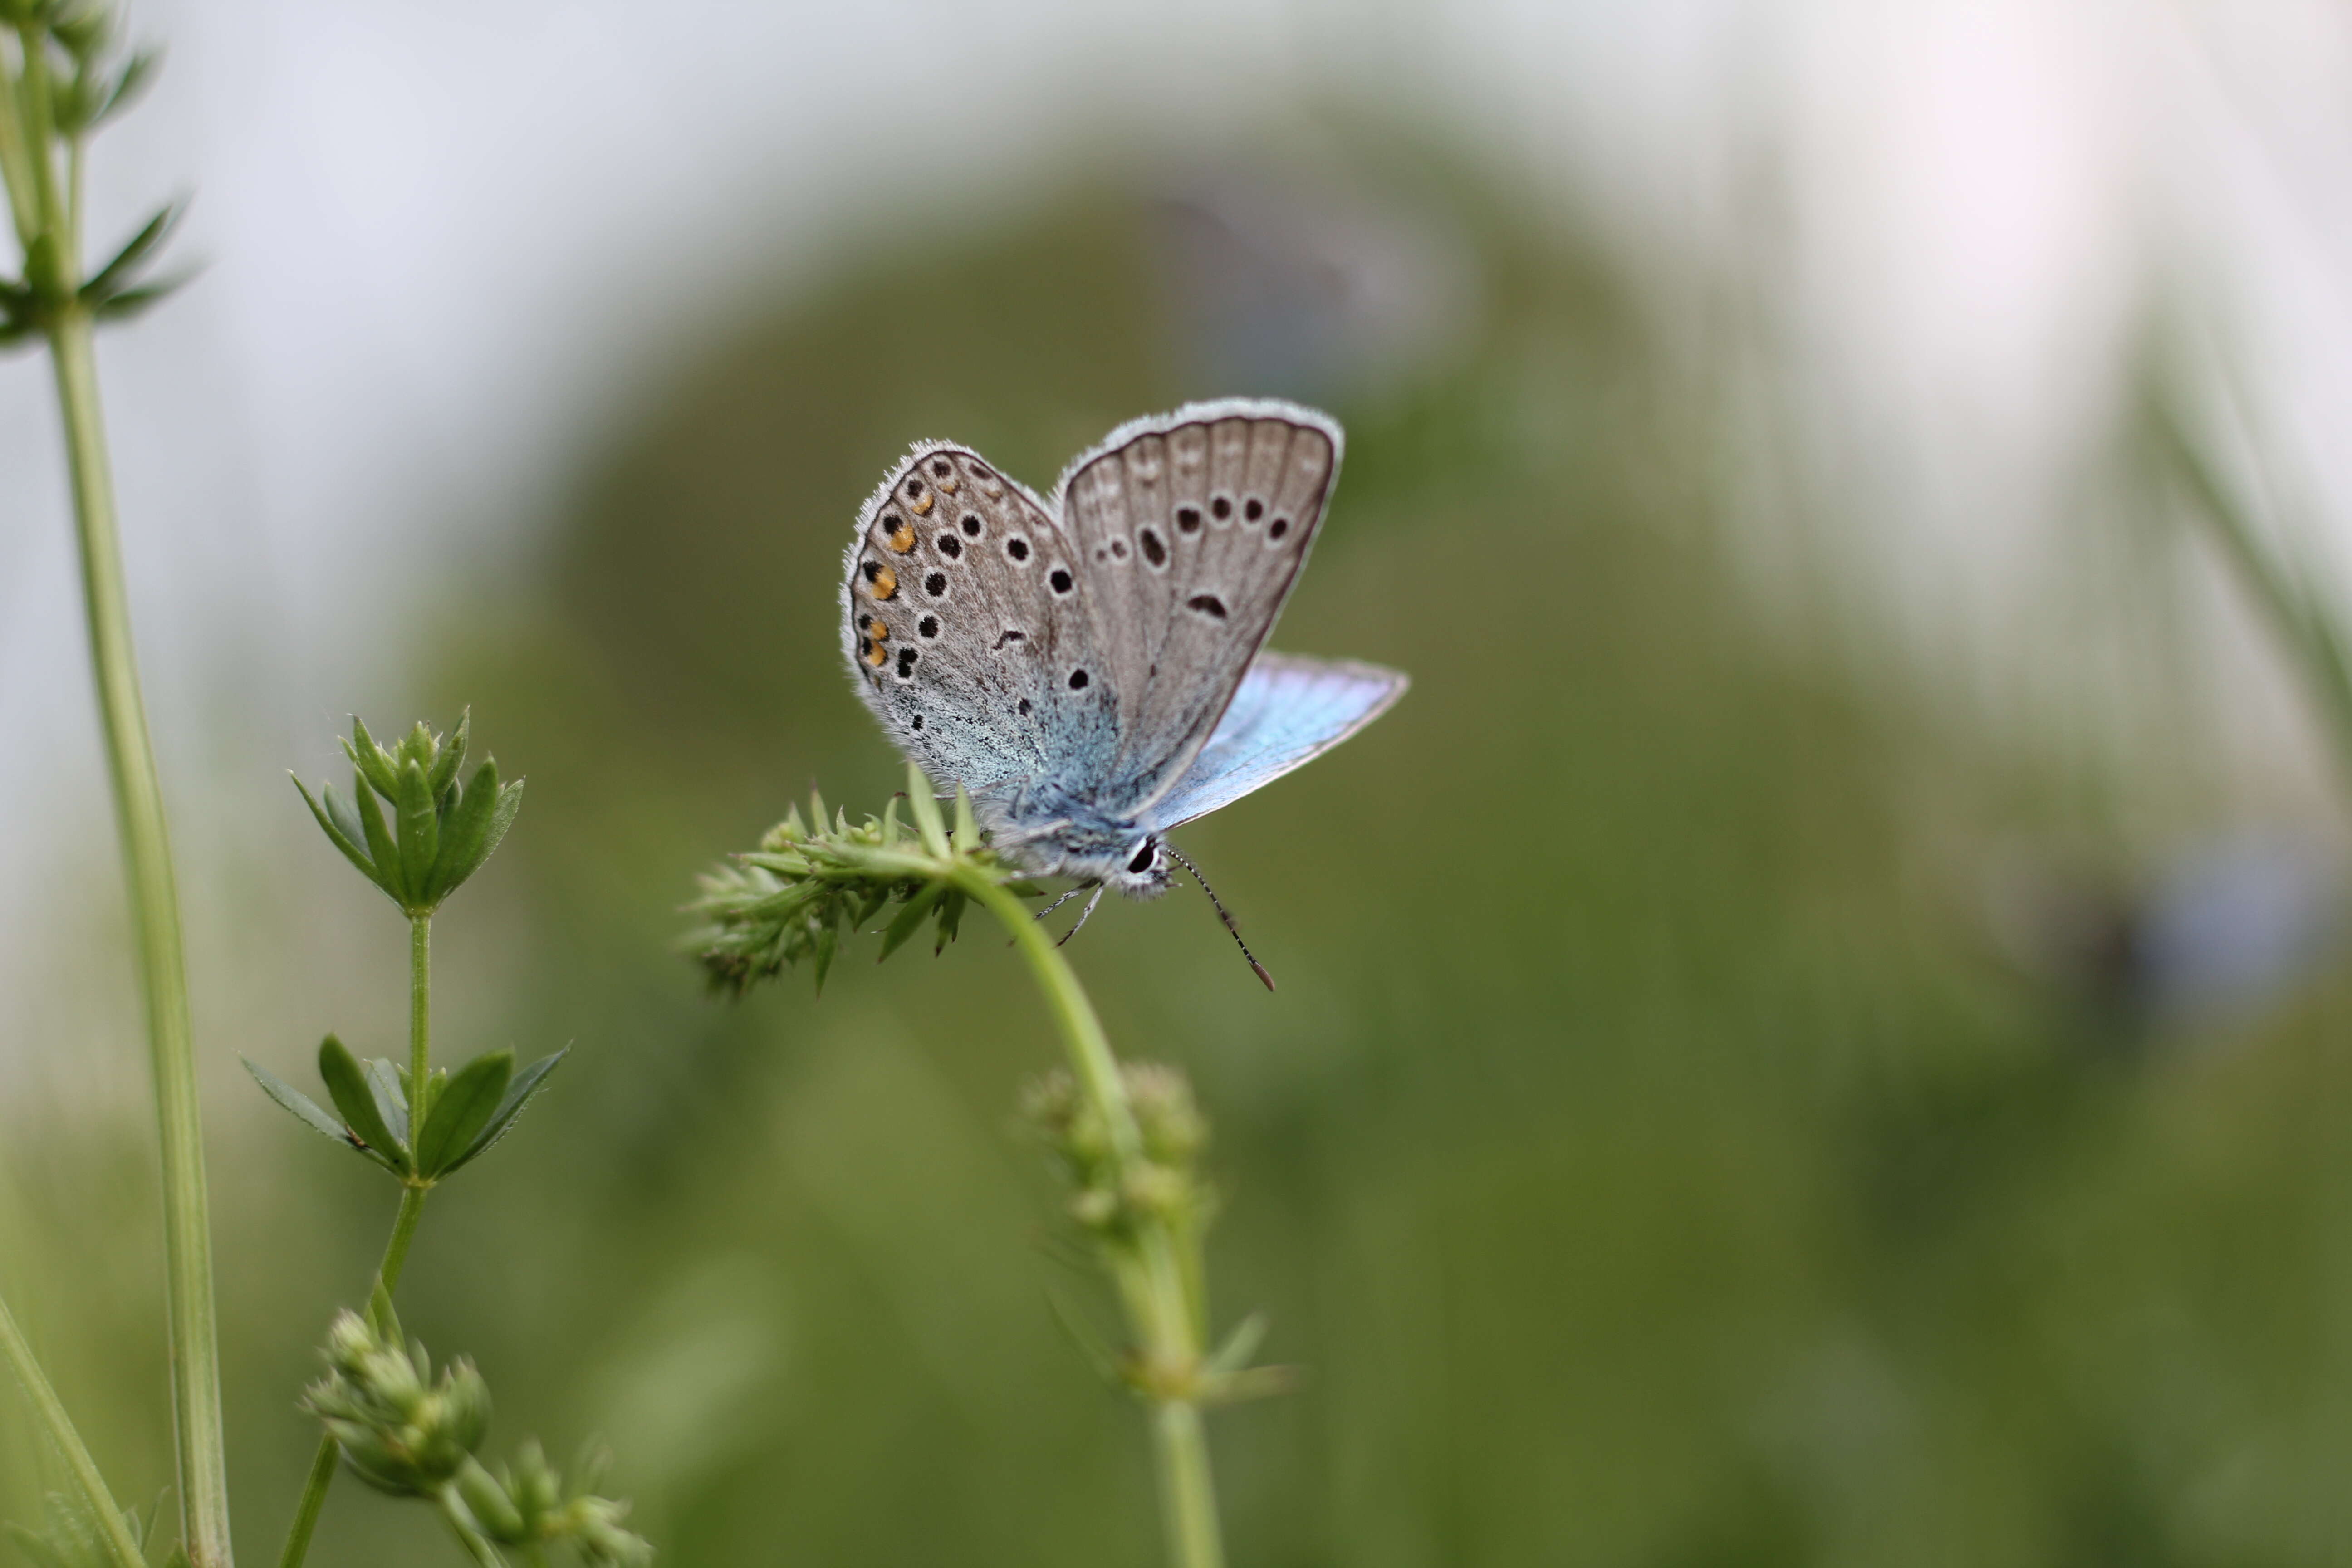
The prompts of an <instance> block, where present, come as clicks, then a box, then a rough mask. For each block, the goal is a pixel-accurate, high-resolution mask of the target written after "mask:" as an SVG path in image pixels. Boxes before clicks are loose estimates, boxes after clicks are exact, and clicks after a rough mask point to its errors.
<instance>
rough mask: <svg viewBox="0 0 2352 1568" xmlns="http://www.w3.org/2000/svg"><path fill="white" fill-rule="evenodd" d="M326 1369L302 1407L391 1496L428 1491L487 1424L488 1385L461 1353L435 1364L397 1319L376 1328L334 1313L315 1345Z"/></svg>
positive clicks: (450, 1474)
mask: <svg viewBox="0 0 2352 1568" xmlns="http://www.w3.org/2000/svg"><path fill="white" fill-rule="evenodd" d="M321 1353H322V1354H323V1355H324V1356H325V1358H326V1363H327V1375H326V1376H325V1377H323V1378H321V1379H320V1381H319V1382H317V1383H315V1384H311V1385H310V1392H309V1393H308V1394H306V1395H305V1396H304V1398H303V1401H302V1404H303V1407H304V1408H305V1409H307V1410H309V1411H310V1414H312V1415H316V1416H317V1417H319V1419H320V1421H322V1422H324V1423H325V1424H326V1427H327V1430H328V1431H329V1432H330V1433H331V1434H332V1435H333V1436H334V1439H335V1441H336V1442H337V1443H338V1444H340V1445H341V1447H342V1450H343V1458H344V1459H345V1460H346V1461H347V1462H348V1463H349V1464H350V1465H351V1467H352V1470H354V1471H355V1472H357V1474H358V1475H359V1477H360V1479H362V1480H364V1481H366V1482H367V1483H368V1485H370V1486H372V1487H374V1488H375V1489H377V1490H379V1491H384V1492H389V1493H391V1494H392V1495H393V1496H394V1497H436V1496H438V1495H439V1494H440V1491H441V1489H442V1488H443V1487H445V1486H446V1485H447V1484H448V1483H449V1482H450V1481H451V1480H453V1479H456V1477H457V1473H458V1471H459V1470H460V1469H462V1468H464V1467H465V1465H466V1462H467V1460H468V1459H470V1458H472V1457H473V1453H474V1450H475V1449H476V1448H478V1447H481V1444H482V1438H483V1436H484V1435H485V1434H486V1433H488V1430H489V1426H490V1391H489V1386H488V1384H485V1383H483V1381H482V1378H481V1374H480V1373H477V1372H476V1371H475V1370H474V1366H473V1363H471V1362H468V1361H466V1360H464V1359H462V1358H461V1359H459V1360H457V1361H455V1362H452V1363H449V1364H448V1365H447V1366H445V1367H443V1368H442V1369H441V1375H440V1376H439V1377H438V1378H437V1379H436V1377H435V1376H434V1375H433V1363H432V1360H431V1358H430V1357H428V1356H427V1355H426V1354H425V1347H424V1346H423V1345H421V1344H415V1343H410V1344H408V1345H405V1346H404V1345H403V1344H402V1343H401V1342H400V1337H399V1332H398V1325H397V1324H396V1323H395V1324H394V1326H393V1331H392V1332H391V1333H389V1334H380V1333H378V1332H377V1331H376V1330H375V1329H374V1328H373V1326H372V1325H371V1324H370V1323H369V1322H368V1321H367V1320H366V1319H364V1318H362V1317H361V1316H360V1315H359V1314H358V1313H357V1312H348V1311H347V1312H341V1313H339V1314H337V1315H336V1318H335V1321H334V1324H333V1326H332V1327H331V1328H330V1329H329V1330H328V1331H327V1342H326V1345H325V1347H324V1349H323V1351H322V1352H321Z"/></svg>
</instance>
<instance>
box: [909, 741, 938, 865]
mask: <svg viewBox="0 0 2352 1568" xmlns="http://www.w3.org/2000/svg"><path fill="white" fill-rule="evenodd" d="M907 809H908V810H909V811H911V812H913V813H914V814H915V826H916V827H917V828H918V829H919V830H920V832H921V833H922V836H923V847H924V848H925V849H926V850H929V852H930V853H931V854H933V855H935V856H937V857H939V858H940V859H942V860H944V859H946V858H948V830H947V828H946V826H943V825H942V824H941V823H940V803H939V798H938V797H937V796H936V795H932V793H931V781H930V780H929V779H927V778H925V777H924V776H923V770H922V769H920V768H919V767H917V766H916V765H915V764H914V763H908V764H907Z"/></svg>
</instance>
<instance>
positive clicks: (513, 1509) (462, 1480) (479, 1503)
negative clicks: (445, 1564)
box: [303, 1308, 653, 1568]
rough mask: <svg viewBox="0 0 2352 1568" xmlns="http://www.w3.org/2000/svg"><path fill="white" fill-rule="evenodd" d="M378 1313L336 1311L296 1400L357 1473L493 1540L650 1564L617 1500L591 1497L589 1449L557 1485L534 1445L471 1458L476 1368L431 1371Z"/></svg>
mask: <svg viewBox="0 0 2352 1568" xmlns="http://www.w3.org/2000/svg"><path fill="white" fill-rule="evenodd" d="M379 1310H381V1311H383V1314H384V1319H385V1321H387V1322H388V1323H389V1324H390V1327H389V1328H388V1330H381V1331H380V1330H379V1329H378V1327H377V1326H376V1324H375V1323H373V1322H371V1321H369V1320H368V1319H366V1318H363V1317H362V1316H361V1315H360V1314H358V1313H356V1312H342V1313H340V1314H338V1315H337V1316H336V1319H335V1321H334V1323H333V1325H332V1326H331V1327H330V1328H329V1329H328V1331H327V1342H326V1344H325V1346H324V1347H323V1349H322V1351H321V1352H320V1353H321V1354H322V1355H323V1356H324V1358H325V1360H326V1363H327V1375H326V1376H325V1377H324V1378H322V1379H320V1381H319V1382H318V1383H316V1384H312V1385H311V1387H310V1392H309V1394H307V1395H306V1396H305V1398H304V1400H303V1405H304V1407H305V1408H306V1409H308V1410H309V1411H310V1413H311V1414H312V1415H316V1416H318V1417H319V1418H320V1421H322V1422H324V1423H325V1424H326V1427H327V1430H328V1432H329V1433H330V1434H331V1435H332V1436H333V1437H334V1439H335V1442H336V1444H337V1445H338V1446H339V1447H341V1449H342V1453H343V1458H344V1460H345V1462H346V1463H348V1464H349V1465H350V1466H351V1468H352V1469H353V1470H354V1471H356V1472H357V1473H358V1474H359V1476H360V1477H361V1479H363V1480H365V1481H366V1482H367V1483H368V1484H369V1485H370V1486H373V1487H374V1488H375V1489H378V1490H379V1491H384V1492H389V1493H391V1494H392V1495H393V1496H394V1497H411V1498H425V1499H429V1500H432V1501H434V1502H436V1503H437V1504H439V1505H440V1508H441V1511H442V1513H443V1514H444V1515H445V1516H446V1518H447V1520H448V1521H449V1522H450V1524H452V1525H453V1526H454V1527H456V1529H457V1531H458V1532H459V1533H460V1534H461V1535H466V1536H468V1537H472V1538H478V1539H479V1540H481V1541H487V1542H492V1543H494V1544H496V1545H499V1546H515V1547H527V1548H530V1549H532V1550H534V1551H537V1550H540V1549H543V1548H545V1547H549V1546H556V1545H568V1546H570V1547H571V1548H572V1551H573V1552H576V1553H577V1554H578V1556H579V1558H580V1560H581V1562H583V1563H585V1564H587V1565H588V1568H645V1565H646V1564H647V1563H651V1562H652V1561H653V1548H652V1547H651V1546H649V1545H648V1544H646V1542H645V1540H644V1539H643V1538H642V1537H640V1536H637V1535H635V1534H634V1533H633V1532H631V1531H628V1530H627V1529H625V1528H624V1527H623V1524H622V1521H624V1520H625V1519H626V1518H627V1517H628V1513H629V1505H628V1504H627V1503H625V1502H621V1501H617V1500H614V1499H612V1498H606V1497H599V1496H597V1495H596V1486H597V1483H598V1481H599V1480H601V1479H602V1478H603V1472H604V1463H603V1459H602V1457H601V1456H591V1457H589V1458H586V1459H584V1460H583V1463H581V1464H579V1465H575V1466H574V1467H573V1469H572V1484H571V1485H570V1486H568V1487H567V1486H566V1485H565V1484H564V1480H563V1477H562V1475H561V1474H560V1473H559V1472H558V1471H557V1470H556V1469H555V1468H554V1467H553V1466H551V1465H550V1464H549V1463H548V1462H547V1457H546V1455H545V1454H544V1453H542V1452H541V1449H540V1447H539V1445H538V1444H537V1443H535V1442H526V1443H525V1444H524V1445H523V1446H522V1450H521V1452H520V1454H519V1455H518V1456H517V1457H516V1459H515V1462H514V1463H513V1464H511V1465H500V1466H499V1467H498V1468H497V1469H495V1470H493V1469H491V1468H488V1467H487V1466H485V1465H484V1464H483V1463H482V1462H481V1461H480V1460H479V1459H478V1458H475V1453H476V1450H478V1448H480V1447H481V1446H482V1439H483V1437H484V1436H486V1435H487V1434H488V1430H489V1424H490V1391H489V1388H488V1385H487V1384H484V1383H483V1381H482V1377H481V1374H480V1373H478V1372H476V1371H475V1370H474V1367H473V1363H471V1362H468V1361H466V1360H463V1359H460V1360H457V1361H455V1362H452V1363H449V1364H448V1365H447V1366H445V1367H444V1368H442V1369H441V1373H440V1375H439V1376H438V1377H437V1378H436V1376H435V1375H434V1372H433V1363H432V1359H431V1358H430V1357H429V1356H427V1355H426V1354H425V1347H424V1346H423V1345H420V1344H416V1343H415V1342H407V1343H405V1344H404V1343H403V1342H402V1340H401V1337H400V1325H399V1323H398V1321H397V1320H394V1319H393V1318H392V1317H391V1313H390V1309H389V1308H380V1309H379ZM534 1561H536V1559H534Z"/></svg>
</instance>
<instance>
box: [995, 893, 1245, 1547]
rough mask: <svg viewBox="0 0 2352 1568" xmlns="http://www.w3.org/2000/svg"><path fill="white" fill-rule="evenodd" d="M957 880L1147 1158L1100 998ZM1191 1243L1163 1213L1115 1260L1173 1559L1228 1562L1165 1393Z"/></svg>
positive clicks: (1020, 915)
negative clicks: (997, 927)
mask: <svg viewBox="0 0 2352 1568" xmlns="http://www.w3.org/2000/svg"><path fill="white" fill-rule="evenodd" d="M956 886H957V887H959V888H960V889H962V890H963V891H964V892H966V893H967V894H969V895H970V896H971V898H972V900H974V901H975V902H977V903H980V904H982V905H983V906H985V907H986V909H987V910H988V911H989V913H991V914H992V915H994V916H995V917H996V918H997V920H998V921H1000V922H1002V923H1003V926H1004V929H1005V930H1006V931H1010V932H1011V933H1012V935H1013V945H1014V946H1016V947H1018V948H1019V949H1020V950H1021V955H1022V957H1024V959H1026V960H1027V961H1028V963H1029V970H1030V973H1031V974H1033V975H1034V977H1035V978H1036V981H1037V986H1038V989H1039V990H1041V991H1043V992H1044V993H1045V1005H1046V1006H1047V1007H1048V1008H1049V1009H1050V1010H1051V1011H1052V1013H1053V1015H1054V1021H1055V1024H1056V1025H1057V1026H1059V1028H1060V1030H1061V1035H1062V1044H1063V1046H1064V1047H1065V1048H1066V1050H1067V1051H1068V1052H1069V1058H1070V1068H1071V1070H1072V1071H1073V1072H1074V1073H1075V1074H1076V1078H1077V1081H1078V1085H1079V1088H1080V1089H1081V1090H1082V1091H1083V1092H1084V1093H1085V1095H1086V1097H1087V1100H1088V1101H1089V1102H1090V1103H1091V1104H1092V1106H1093V1108H1094V1110H1095V1112H1096V1114H1097V1115H1098V1116H1100V1117H1101V1118H1102V1122H1103V1126H1104V1128H1105V1130H1106V1131H1107V1133H1108V1137H1109V1139H1110V1145H1111V1153H1112V1158H1113V1160H1114V1161H1115V1162H1116V1163H1117V1165H1118V1168H1119V1171H1120V1172H1121V1173H1125V1172H1126V1171H1128V1170H1130V1169H1132V1168H1134V1167H1136V1166H1137V1165H1139V1164H1140V1163H1142V1161H1143V1157H1144V1153H1143V1133H1142V1131H1141V1129H1140V1128H1139V1127H1138V1126H1137V1125H1136V1120H1135V1109H1134V1107H1133V1105H1132V1104H1130V1103H1129V1100H1128V1093H1127V1080H1126V1079H1123V1078H1122V1077H1120V1075H1119V1068H1118V1058H1117V1057H1115V1056H1113V1055H1112V1054H1111V1048H1110V1041H1109V1039H1108V1037H1105V1035H1104V1034H1103V1027H1102V1021H1101V1020H1100V1019H1099V1018H1097V1016H1095V1009H1094V1004H1093V1003H1092V1002H1090V1001H1088V1000H1087V994H1086V992H1085V990H1084V989H1083V988H1081V987H1080V985H1079V984H1078V977H1077V974H1076V972H1075V971H1073V970H1072V969H1071V968H1070V965H1069V963H1068V961H1067V960H1066V959H1065V958H1064V957H1063V956H1062V952H1061V950H1060V949H1059V948H1057V947H1055V945H1054V942H1053V940H1052V939H1051V938H1050V937H1049V936H1047V935H1046V933H1045V927H1044V926H1042V925H1040V924H1039V923H1038V922H1037V921H1035V920H1034V919H1033V918H1031V915H1030V912H1029V910H1026V909H1024V907H1023V906H1022V904H1021V902H1020V900H1017V899H1015V898H1014V897H1013V895H1012V894H1010V893H1008V892H1006V891H1005V890H1004V889H1003V888H1002V887H1000V886H998V885H997V884H996V882H995V881H993V880H992V879H990V878H989V877H988V875H987V874H986V873H984V872H981V871H978V870H973V869H969V868H966V869H962V870H960V871H959V872H958V873H957V876H956ZM1184 1258H1185V1242H1184V1238H1182V1237H1178V1236H1177V1235H1176V1234H1175V1232H1174V1231H1173V1229H1172V1228H1171V1226H1169V1225H1168V1224H1167V1222H1165V1221H1164V1220H1160V1219H1153V1218H1145V1219H1142V1220H1140V1221H1139V1222H1138V1225H1137V1235H1136V1248H1135V1254H1134V1256H1133V1258H1131V1259H1127V1260H1124V1261H1120V1262H1117V1263H1114V1265H1113V1271H1114V1274H1115V1275H1116V1277H1117V1283H1118V1294H1119V1299H1120V1301H1121V1302H1122V1303H1123V1304H1124V1306H1125V1307H1126V1309H1127V1314H1128V1319H1129V1325H1130V1326H1131V1327H1132V1328H1133V1330H1134V1331H1135V1335H1136V1338H1137V1340H1138V1342H1139V1349H1140V1352H1141V1356H1142V1371H1143V1373H1144V1375H1143V1377H1142V1379H1141V1381H1142V1383H1143V1384H1144V1386H1145V1388H1146V1389H1147V1392H1148V1396H1149V1397H1150V1400H1151V1403H1152V1419H1151V1439H1152V1442H1151V1447H1152V1455H1153V1458H1154V1459H1155V1461H1156V1462H1157V1466H1158V1468H1159V1473H1160V1509H1161V1512H1162V1516H1163V1519H1164V1521H1165V1522H1166V1525H1167V1531H1168V1553H1169V1559H1170V1562H1171V1563H1172V1564H1173V1565H1174V1568H1223V1563H1224V1547H1223V1542H1222V1538H1221V1536H1220V1534H1219V1531H1218V1528H1217V1493H1216V1487H1215V1484H1214V1482H1213V1479H1212V1477H1211V1473H1210V1468H1209V1439H1208V1433H1207V1431H1206V1429H1205V1428H1204V1427H1203V1426H1202V1420H1201V1407H1200V1405H1198V1404H1196V1403H1195V1402H1193V1401H1192V1400H1190V1399H1187V1398H1183V1397H1181V1396H1178V1395H1175V1394H1169V1393H1164V1392H1160V1390H1161V1389H1166V1388H1181V1387H1184V1386H1187V1385H1188V1384H1190V1382H1191V1380H1192V1377H1193V1375H1194V1374H1195V1373H1197V1372H1198V1370H1199V1367H1200V1364H1201V1351H1202V1346H1201V1319H1200V1314H1199V1312H1198V1311H1197V1310H1196V1309H1195V1294H1196V1292H1195V1289H1194V1288H1193V1286H1192V1284H1191V1283H1190V1282H1189V1281H1188V1279H1187V1270H1186V1268H1185V1264H1184Z"/></svg>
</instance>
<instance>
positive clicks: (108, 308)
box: [90, 272, 193, 321]
mask: <svg viewBox="0 0 2352 1568" xmlns="http://www.w3.org/2000/svg"><path fill="white" fill-rule="evenodd" d="M192 276H193V274H192V273H187V272H180V273H175V274H173V276H172V277H169V278H163V279H157V280H156V281H154V282H152V283H142V284H140V285H138V286H137V287H136V288H131V289H123V290H122V291H121V293H119V294H112V295H109V296H108V297H107V298H106V299H104V300H100V301H99V303H98V304H97V305H96V306H95V307H94V308H93V309H92V310H91V311H90V313H91V315H93V316H95V317H96V318H97V319H98V320H100V321H128V320H129V319H130V318H131V317H132V316H135V315H137V314H139V312H140V311H142V310H145V309H146V308H147V307H148V306H150V305H153V304H158V303H160V302H162V301H163V300H167V299H169V298H171V297H172V296H173V295H174V294H176V293H178V292H179V291H180V289H182V288H183V287H184V285H185V284H186V283H187V281H188V279H189V278H190V277H192Z"/></svg>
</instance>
